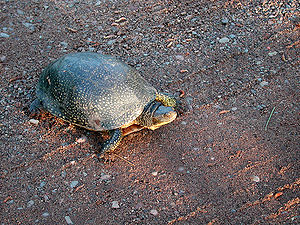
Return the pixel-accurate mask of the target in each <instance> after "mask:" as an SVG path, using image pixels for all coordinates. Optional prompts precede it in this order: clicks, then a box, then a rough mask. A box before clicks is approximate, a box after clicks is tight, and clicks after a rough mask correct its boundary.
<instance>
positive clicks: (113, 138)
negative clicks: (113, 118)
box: [97, 128, 123, 157]
mask: <svg viewBox="0 0 300 225" xmlns="http://www.w3.org/2000/svg"><path fill="white" fill-rule="evenodd" d="M109 133H110V138H109V139H108V140H107V141H105V142H104V143H103V145H102V147H101V150H100V151H99V152H98V153H97V156H98V157H100V156H101V155H103V154H104V153H106V152H112V151H114V150H115V149H116V148H117V147H118V145H119V144H120V142H121V140H122V137H123V134H122V131H121V129H120V128H119V129H115V130H111V131H109Z"/></svg>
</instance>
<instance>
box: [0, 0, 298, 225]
mask: <svg viewBox="0 0 300 225" xmlns="http://www.w3.org/2000/svg"><path fill="white" fill-rule="evenodd" d="M0 6H1V7H0V10H1V20H0V23H1V30H0V40H1V42H0V46H1V47H0V63H1V64H0V71H1V79H0V84H1V87H0V93H1V100H0V107H1V111H0V116H1V117H0V132H1V137H0V148H1V168H0V177H1V183H0V207H1V208H0V220H1V224H210V225H212V224H299V221H300V217H299V202H300V198H299V184H300V178H299V171H300V170H299V158H300V157H299V149H300V148H299V27H300V17H299V16H300V15H299V11H297V8H298V10H299V5H298V3H297V1H288V0H286V1H284V0H279V1H276V0H270V1H268V0H264V1H263V0H260V1H259V0H250V1H243V0H228V1H217V0H216V1H214V0H210V1H209V0H203V1H197V0H185V1H172V0H169V1H167V0H164V1H159V0H157V1H154V0H118V1H117V0H88V1H80V0H68V1H61V0H55V1H54V0H53V1H40V0H34V1H5V0H1V1H0ZM77 51H93V52H102V53H105V54H111V55H115V56H118V57H119V58H120V59H122V60H123V61H125V62H126V63H128V64H129V65H132V66H134V67H135V68H137V69H138V70H139V71H140V72H141V74H142V75H143V76H144V77H145V78H146V79H147V80H148V81H149V82H150V83H151V84H152V85H153V86H154V87H156V88H157V89H159V90H162V91H164V92H168V93H172V94H177V95H179V94H181V95H184V101H185V102H186V105H187V108H188V111H187V112H186V113H184V114H183V115H182V116H180V117H178V118H177V119H176V120H175V121H174V122H173V123H171V124H168V125H165V126H164V127H161V128H160V129H158V130H155V131H149V130H144V131H141V132H138V133H135V134H132V135H130V136H127V137H126V138H124V140H123V141H122V143H121V145H120V147H119V148H118V149H117V150H116V152H115V153H114V154H112V156H111V158H112V161H107V162H98V160H97V159H96V158H94V157H93V153H94V152H95V151H96V150H97V149H99V146H100V144H101V142H102V141H103V139H102V138H101V135H100V134H99V133H96V132H92V131H87V130H85V129H82V128H78V127H75V126H73V125H70V124H68V123H66V122H63V121H62V120H60V119H57V118H55V117H53V116H51V115H50V114H49V113H46V112H43V113H42V114H41V115H40V116H38V117H36V118H35V119H36V120H38V121H35V122H36V123H35V124H34V123H32V122H30V119H31V118H30V117H29V112H28V105H29V104H30V103H31V102H32V101H33V99H34V98H35V85H36V83H37V80H38V77H39V74H40V73H41V71H42V69H43V68H44V67H45V66H46V65H47V64H49V62H51V61H52V60H54V59H56V58H58V57H60V56H62V55H64V54H66V53H70V52H77ZM37 122H38V123H37ZM297 140H298V141H297Z"/></svg>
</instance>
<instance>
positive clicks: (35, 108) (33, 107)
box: [29, 98, 42, 116]
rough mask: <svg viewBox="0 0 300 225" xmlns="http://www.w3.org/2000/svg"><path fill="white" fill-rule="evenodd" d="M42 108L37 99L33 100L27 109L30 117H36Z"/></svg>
mask: <svg viewBox="0 0 300 225" xmlns="http://www.w3.org/2000/svg"><path fill="white" fill-rule="evenodd" d="M41 107H42V102H41V101H40V100H39V99H37V98H36V99H35V100H34V101H33V102H32V103H31V104H30V107H29V112H30V115H31V116H34V115H37V114H39V113H40V109H41Z"/></svg>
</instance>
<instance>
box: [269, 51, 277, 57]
mask: <svg viewBox="0 0 300 225" xmlns="http://www.w3.org/2000/svg"><path fill="white" fill-rule="evenodd" d="M268 55H269V56H274V55H277V52H276V51H274V52H269V53H268Z"/></svg>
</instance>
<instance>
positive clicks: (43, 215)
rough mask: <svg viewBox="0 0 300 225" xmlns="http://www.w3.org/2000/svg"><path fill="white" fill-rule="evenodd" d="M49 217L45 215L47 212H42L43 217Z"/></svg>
mask: <svg viewBox="0 0 300 225" xmlns="http://www.w3.org/2000/svg"><path fill="white" fill-rule="evenodd" d="M49 215H50V214H49V213H47V212H44V213H43V214H42V216H43V217H47V216H49Z"/></svg>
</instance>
